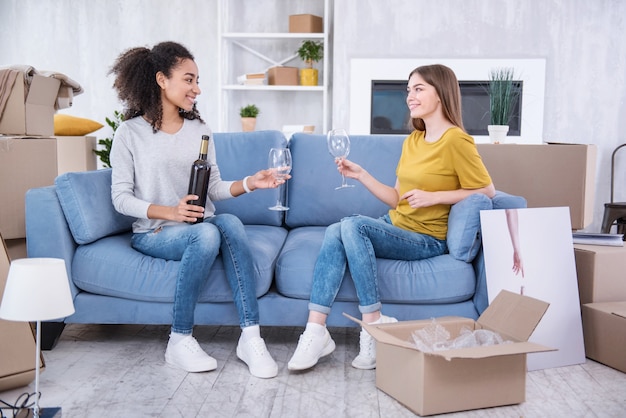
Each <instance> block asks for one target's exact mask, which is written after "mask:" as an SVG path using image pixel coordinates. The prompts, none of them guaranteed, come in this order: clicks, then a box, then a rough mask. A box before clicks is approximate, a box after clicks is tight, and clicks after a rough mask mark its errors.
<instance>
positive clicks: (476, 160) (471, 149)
mask: <svg viewBox="0 0 626 418" xmlns="http://www.w3.org/2000/svg"><path fill="white" fill-rule="evenodd" d="M424 134H425V133H424V132H423V131H413V133H411V134H410V135H409V136H408V137H407V138H406V139H405V140H404V143H403V145H402V154H401V155H400V160H399V161H398V166H397V168H396V176H397V178H398V184H399V186H400V196H402V195H403V194H404V193H406V192H407V191H409V190H413V189H420V190H424V191H427V192H434V191H442V190H458V189H479V188H481V187H486V186H488V185H489V184H491V177H490V176H489V173H488V172H487V169H486V168H485V165H484V164H483V161H482V159H481V158H480V155H479V154H478V150H477V149H476V144H475V143H474V139H473V138H472V137H471V136H470V135H468V134H467V133H465V132H463V130H462V129H460V128H458V127H453V128H450V129H448V130H447V131H446V132H445V133H444V134H443V135H442V136H441V138H440V139H439V140H438V141H436V142H426V141H425V139H424ZM449 213H450V205H435V206H430V207H426V208H417V209H413V208H412V207H411V206H410V205H409V204H408V202H407V201H406V200H402V201H400V203H398V207H397V208H395V209H391V210H390V211H389V217H390V218H391V222H392V223H393V224H394V225H395V226H397V227H400V228H403V229H407V230H409V231H415V232H419V233H422V234H428V235H431V236H433V237H435V238H438V239H445V238H446V233H447V231H448V214H449Z"/></svg>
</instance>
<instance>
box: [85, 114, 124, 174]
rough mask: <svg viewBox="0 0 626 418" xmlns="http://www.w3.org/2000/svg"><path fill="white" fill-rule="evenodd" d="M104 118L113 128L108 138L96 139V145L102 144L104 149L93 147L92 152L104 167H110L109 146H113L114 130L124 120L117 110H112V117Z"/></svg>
mask: <svg viewBox="0 0 626 418" xmlns="http://www.w3.org/2000/svg"><path fill="white" fill-rule="evenodd" d="M104 119H105V120H106V123H107V125H109V126H110V127H111V129H113V134H112V135H111V137H110V138H104V139H100V140H98V145H102V146H104V149H95V150H93V153H94V154H96V155H97V156H98V158H100V161H102V165H103V166H104V167H105V168H109V167H111V160H110V159H109V155H110V154H111V147H112V146H113V138H114V137H115V131H116V130H117V128H118V127H119V126H120V123H122V122H123V121H124V115H123V114H122V112H118V111H117V110H115V111H113V119H109V118H104Z"/></svg>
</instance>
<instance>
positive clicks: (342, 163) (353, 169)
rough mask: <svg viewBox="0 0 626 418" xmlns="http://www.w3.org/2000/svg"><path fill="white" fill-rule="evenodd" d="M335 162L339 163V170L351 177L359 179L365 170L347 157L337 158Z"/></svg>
mask: <svg viewBox="0 0 626 418" xmlns="http://www.w3.org/2000/svg"><path fill="white" fill-rule="evenodd" d="M335 164H337V171H339V173H340V174H343V175H344V176H346V177H347V178H350V179H355V180H359V179H360V177H361V175H363V173H364V172H365V170H363V167H361V166H360V165H358V164H357V163H353V162H352V161H350V160H346V159H345V158H335Z"/></svg>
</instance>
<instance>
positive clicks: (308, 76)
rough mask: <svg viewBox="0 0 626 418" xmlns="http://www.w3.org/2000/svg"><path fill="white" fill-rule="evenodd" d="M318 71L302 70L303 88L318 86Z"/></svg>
mask: <svg viewBox="0 0 626 418" xmlns="http://www.w3.org/2000/svg"><path fill="white" fill-rule="evenodd" d="M317 78H318V71H317V69H316V68H301V69H300V85H301V86H317Z"/></svg>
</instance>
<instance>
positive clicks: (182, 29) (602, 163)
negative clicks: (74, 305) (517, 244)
mask: <svg viewBox="0 0 626 418" xmlns="http://www.w3.org/2000/svg"><path fill="white" fill-rule="evenodd" d="M241 4H242V7H243V8H244V9H245V13H244V15H243V17H242V19H243V20H245V21H246V22H247V21H248V19H254V18H255V17H256V18H257V19H262V20H263V21H267V26H266V27H274V28H275V27H281V25H282V26H285V24H284V22H283V20H284V16H282V15H280V13H282V11H284V10H285V9H286V8H288V9H289V11H290V13H308V12H311V11H310V10H311V9H314V10H320V7H321V6H320V4H321V1H320V0H295V1H288V0H276V1H271V0H258V1H254V2H253V1H246V2H242V3H241ZM255 9H256V10H255ZM216 11H217V3H216V0H211V1H208V0H184V1H183V0H126V1H122V0H116V1H112V0H90V1H82V0H50V1H43V0H0V65H9V64H30V65H33V66H35V67H36V68H39V69H45V70H55V71H59V72H65V73H66V74H67V75H69V76H70V77H72V78H74V79H75V80H77V81H78V82H80V83H81V84H82V85H83V86H84V87H85V90H86V93H85V94H83V95H81V96H78V97H77V98H76V99H75V101H74V107H73V108H72V109H69V110H68V111H67V112H66V113H71V114H75V115H78V116H85V117H89V118H92V119H96V120H99V121H101V122H104V117H105V116H109V115H111V113H112V111H113V110H114V109H117V108H119V104H118V103H117V100H116V97H115V95H114V93H113V91H112V90H111V84H112V79H111V77H107V71H108V68H109V67H110V65H111V63H112V62H113V60H114V58H115V57H116V56H117V55H118V54H119V53H120V52H121V51H123V50H124V49H126V48H129V47H132V46H136V45H148V46H150V45H153V44H154V43H156V42H159V41H162V40H176V41H179V42H182V43H184V44H185V45H187V46H188V47H189V49H191V50H192V52H193V53H194V54H195V55H196V58H197V62H198V65H199V68H200V74H201V87H202V88H203V95H202V96H200V100H199V108H200V111H201V112H202V114H203V116H204V118H205V120H206V121H207V122H208V123H209V124H210V125H212V126H216V125H217V120H218V119H217V115H216V107H215V100H214V99H215V97H216V94H217V84H216V82H215V78H216V73H217V70H216V62H218V60H219V58H218V57H217V45H216V43H217V29H216V27H217V26H216V25H217V16H216ZM274 13H276V15H277V16H279V17H276V18H275V19H276V20H277V21H275V22H271V19H274V17H273V16H274ZM624 16H626V1H621V0H593V1H588V0H550V1H546V0H525V1H519V0H498V1H496V0H419V1H418V0H335V1H334V16H333V21H334V22H333V23H334V24H333V32H332V34H331V38H332V40H333V51H330V49H327V54H329V53H331V52H332V67H333V71H332V109H333V110H332V120H333V122H332V124H333V125H335V126H347V125H348V122H349V116H348V115H349V110H350V106H358V104H352V103H349V96H350V94H349V93H350V92H349V84H350V83H349V73H350V59H351V58H385V57H390V58H411V57H417V58H428V57H439V58H507V57H510V58H533V57H541V58H545V59H546V98H545V111H544V135H543V139H544V141H556V142H572V143H585V144H596V145H597V147H598V170H597V181H596V198H595V200H596V205H595V215H594V223H593V224H592V225H590V226H589V228H587V229H588V230H594V231H595V230H598V229H599V225H600V222H601V218H602V212H603V203H604V202H607V201H608V200H609V193H610V191H609V170H610V168H609V164H610V154H611V152H612V150H613V149H614V148H615V147H616V146H617V145H618V144H620V143H623V142H626V134H624V131H625V129H626V122H625V119H626V100H625V99H626V80H625V78H626V41H625V39H626V19H625V18H624ZM254 26H255V29H254V30H264V28H265V26H264V25H263V24H259V23H258V21H257V23H255V24H254ZM284 30H285V31H286V30H287V28H286V26H285V28H284ZM292 65H295V66H298V65H299V63H297V62H296V63H293V64H292ZM410 70H411V69H409V68H407V73H408V71H410ZM233 111H235V110H233ZM263 120H264V122H263V123H264V125H262V126H261V128H266V129H270V128H274V129H279V128H280V126H282V124H283V123H281V121H280V115H275V114H271V112H269V113H268V114H266V115H265V116H264V119H263ZM96 135H97V136H98V137H105V136H108V132H106V129H103V130H101V131H99V132H98V133H97V134H96ZM624 154H626V151H624ZM621 160H624V162H623V163H622V162H621ZM528 165H529V169H532V162H531V161H529V162H528ZM618 172H619V174H618V177H617V185H618V186H621V187H620V191H618V192H617V194H616V198H617V199H618V200H626V190H625V189H626V155H624V156H622V158H621V159H620V160H619V164H618ZM622 190H623V191H622Z"/></svg>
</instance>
